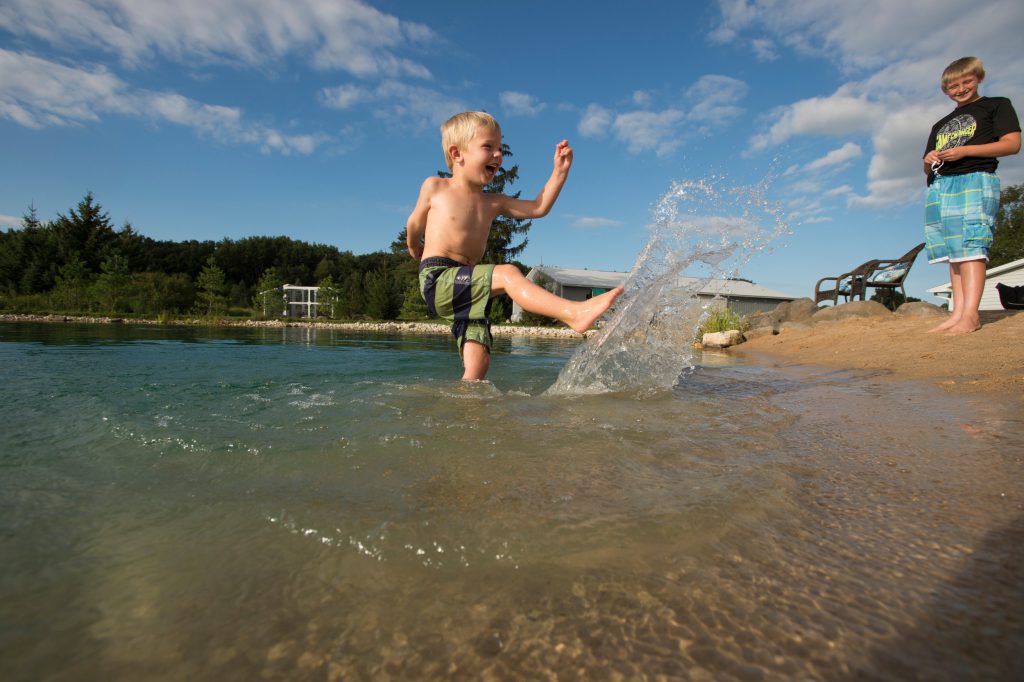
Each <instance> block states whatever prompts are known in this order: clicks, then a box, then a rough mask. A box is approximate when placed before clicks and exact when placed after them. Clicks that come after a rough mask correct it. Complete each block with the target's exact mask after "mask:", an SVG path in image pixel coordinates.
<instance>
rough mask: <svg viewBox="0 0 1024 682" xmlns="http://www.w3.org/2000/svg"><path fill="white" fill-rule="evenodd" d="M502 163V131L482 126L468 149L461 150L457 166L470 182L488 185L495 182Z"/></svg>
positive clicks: (467, 146) (468, 145)
mask: <svg viewBox="0 0 1024 682" xmlns="http://www.w3.org/2000/svg"><path fill="white" fill-rule="evenodd" d="M453 156H454V155H453ZM501 161H502V155H501V130H500V129H494V128H488V127H486V126H481V127H480V128H477V131H476V135H474V136H473V139H472V140H470V141H469V143H468V144H467V145H466V147H465V148H464V149H459V151H458V158H457V159H456V165H457V166H459V167H460V168H461V172H460V175H462V176H463V177H465V178H466V179H467V180H469V181H470V182H472V183H474V184H476V183H480V184H481V185H487V184H489V183H490V182H491V181H492V180H494V176H495V175H496V174H497V173H498V169H499V168H501ZM453 170H454V169H453Z"/></svg>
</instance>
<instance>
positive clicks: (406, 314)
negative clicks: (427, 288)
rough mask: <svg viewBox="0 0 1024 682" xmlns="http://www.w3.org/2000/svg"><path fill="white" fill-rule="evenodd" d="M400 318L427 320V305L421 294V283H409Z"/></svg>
mask: <svg viewBox="0 0 1024 682" xmlns="http://www.w3.org/2000/svg"><path fill="white" fill-rule="evenodd" d="M398 317H399V318H401V319H403V320H425V319H427V303H426V301H424V300H423V295H422V294H420V283H419V281H418V280H417V281H415V282H409V283H408V284H407V286H406V287H405V296H404V298H403V300H402V309H401V311H400V312H399V314H398Z"/></svg>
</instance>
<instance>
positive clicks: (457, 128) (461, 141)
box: [441, 111, 501, 170]
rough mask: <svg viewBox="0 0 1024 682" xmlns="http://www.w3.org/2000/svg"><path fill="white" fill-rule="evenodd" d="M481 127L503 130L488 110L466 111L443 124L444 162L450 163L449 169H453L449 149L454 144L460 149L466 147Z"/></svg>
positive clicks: (442, 145) (442, 146) (442, 144)
mask: <svg viewBox="0 0 1024 682" xmlns="http://www.w3.org/2000/svg"><path fill="white" fill-rule="evenodd" d="M480 128H490V129H492V130H497V131H498V132H499V133H500V132H501V126H500V125H498V122H497V121H496V120H494V117H493V116H491V115H490V114H488V113H487V112H486V111H464V112H462V113H461V114H455V115H454V116H452V117H451V118H450V119H448V120H447V121H445V122H444V124H443V125H442V126H441V148H442V149H444V162H445V163H447V164H448V170H451V169H452V155H451V154H450V153H449V152H448V150H449V149H450V148H451V147H452V146H453V145H454V146H456V147H458V148H459V149H462V148H463V147H465V146H466V145H467V144H469V141H470V140H472V139H473V137H474V136H475V135H476V131H477V130H479V129H480Z"/></svg>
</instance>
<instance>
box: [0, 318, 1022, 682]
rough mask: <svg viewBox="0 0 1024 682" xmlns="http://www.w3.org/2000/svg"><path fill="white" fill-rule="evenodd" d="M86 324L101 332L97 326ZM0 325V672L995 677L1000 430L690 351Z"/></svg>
mask: <svg viewBox="0 0 1024 682" xmlns="http://www.w3.org/2000/svg"><path fill="white" fill-rule="evenodd" d="M104 332H109V333H106V334H105V333H104ZM449 344H450V340H449V339H448V338H447V337H446V336H440V335H439V336H437V337H383V336H354V335H351V334H347V333H342V332H324V331H323V330H319V331H310V330H293V329H288V330H261V331H241V330H231V331H230V332H229V333H225V332H224V331H223V330H169V329H154V328H141V327H140V328H135V327H123V328H114V327H92V328H76V329H68V328H65V327H61V326H56V325H53V326H47V327H34V326H28V325H3V326H0V362H2V363H3V364H2V366H3V367H4V368H5V369H4V383H3V387H2V388H0V397H2V399H3V401H4V404H5V405H6V406H7V409H6V422H5V427H4V429H3V431H2V432H0V467H2V471H3V474H2V477H0V551H2V554H3V557H4V561H3V562H0V586H2V587H0V590H2V600H0V604H2V606H0V675H2V676H3V678H4V679H61V680H64V679H67V680H77V679H168V680H171V679H173V680H179V679H216V680H235V679H237V680H251V679H260V678H275V677H282V678H289V679H290V678H295V679H307V678H308V679H345V680H349V679H415V680H420V679H473V680H476V679H550V678H555V677H557V678H560V679H563V678H569V679H590V678H594V679H605V678H607V679H616V678H618V679H638V678H649V679H657V678H658V677H659V676H660V677H664V678H667V679H695V680H701V679H706V680H729V679H736V680H748V679H822V680H836V679H851V680H852V679H864V678H867V679H949V680H962V679H1013V678H1017V679H1019V678H1020V677H1021V673H1022V672H1024V663H1022V660H1021V657H1020V654H1019V652H1020V651H1021V650H1024V646H1022V645H1024V625H1022V622H1021V618H1020V613H1022V612H1024V594H1022V590H1021V585H1022V584H1024V581H1022V576H1021V568H1020V567H1021V566H1022V565H1024V556H1022V554H1024V549H1022V548H1024V542H1022V540H1024V512H1022V505H1024V495H1022V493H1024V490H1022V488H1024V484H1022V480H1024V478H1022V476H1021V473H1022V472H1021V466H1022V462H1021V455H1020V454H1018V453H1020V452H1021V451H1022V448H1021V445H1024V423H1022V420H1021V417H1020V414H1021V413H1020V410H1019V406H1018V407H1017V409H1016V410H1013V409H1006V408H1004V407H1003V406H993V405H987V406H986V405H973V404H966V403H965V402H963V401H961V400H958V399H953V398H950V397H947V396H944V395H941V394H937V393H934V392H931V391H929V390H927V389H925V388H922V387H916V386H906V385H900V384H894V383H892V382H889V381H888V380H886V379H885V377H881V376H874V375H870V374H864V373H843V372H830V373H813V372H805V373H802V374H796V373H791V374H786V375H783V374H779V373H776V372H770V371H768V370H764V369H760V368H755V367H749V366H743V365H731V364H728V363H726V362H721V361H718V360H716V358H718V359H720V358H722V357H723V356H709V357H708V361H707V362H704V361H700V360H699V359H698V362H697V363H696V364H697V365H698V366H697V367H696V368H695V369H694V370H692V371H689V372H687V373H685V374H684V375H683V377H682V378H681V380H680V381H679V382H678V384H677V385H676V386H675V387H674V388H673V389H672V390H671V391H664V392H661V393H657V394H652V395H649V396H647V397H644V398H642V399H641V398H638V397H636V396H634V395H630V394H614V393H613V394H603V395H598V396H576V397H564V396H563V397H557V396H548V395H540V394H541V393H542V392H543V391H544V389H545V388H546V387H547V386H548V385H549V384H550V383H551V382H552V380H553V379H554V378H555V376H556V375H557V373H558V371H559V369H560V368H561V366H562V364H564V362H565V360H566V358H567V357H568V356H569V355H570V354H571V353H572V351H573V350H574V348H575V347H576V345H575V344H574V343H571V342H564V341H552V340H528V339H501V340H499V347H498V349H497V350H496V355H498V357H496V358H495V362H494V365H493V368H494V371H493V372H492V374H493V375H494V383H493V384H484V385H468V386H467V385H463V384H460V383H454V382H452V381H451V380H450V378H451V376H452V375H453V374H457V372H455V371H453V369H454V364H455V363H457V362H458V359H457V355H456V354H454V353H452V351H451V348H450V345H449Z"/></svg>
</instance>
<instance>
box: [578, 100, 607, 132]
mask: <svg viewBox="0 0 1024 682" xmlns="http://www.w3.org/2000/svg"><path fill="white" fill-rule="evenodd" d="M611 124H612V112H610V111H608V110H607V109H605V108H604V107H602V106H599V105H597V104H590V105H588V106H587V108H586V110H584V112H583V117H582V118H580V123H579V125H578V126H577V127H576V129H577V130H578V131H579V133H580V135H582V136H583V137H604V136H605V135H607V134H608V128H609V127H610V126H611Z"/></svg>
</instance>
